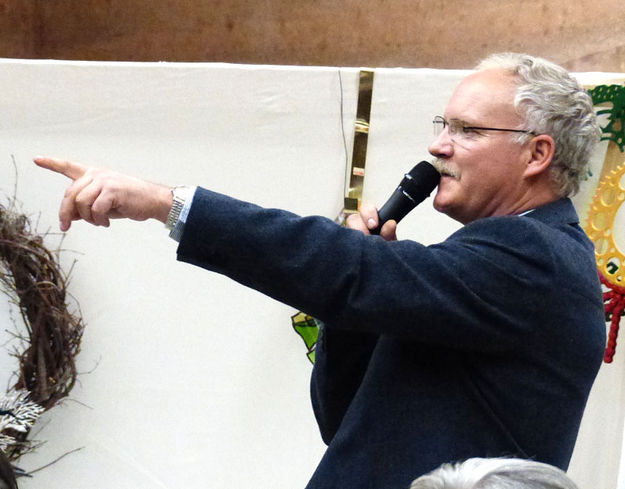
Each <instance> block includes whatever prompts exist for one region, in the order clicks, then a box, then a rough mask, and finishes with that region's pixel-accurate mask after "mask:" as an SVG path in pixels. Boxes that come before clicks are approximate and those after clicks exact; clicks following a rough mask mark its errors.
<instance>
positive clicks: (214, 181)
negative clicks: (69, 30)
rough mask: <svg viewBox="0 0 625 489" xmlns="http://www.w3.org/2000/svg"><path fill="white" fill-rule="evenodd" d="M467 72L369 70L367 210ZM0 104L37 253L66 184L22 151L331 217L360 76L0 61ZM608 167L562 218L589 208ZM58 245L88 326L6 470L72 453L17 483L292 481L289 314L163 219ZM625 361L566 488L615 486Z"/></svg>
mask: <svg viewBox="0 0 625 489" xmlns="http://www.w3.org/2000/svg"><path fill="white" fill-rule="evenodd" d="M465 74H466V73H465V72H462V71H445V70H429V69H427V70H426V69H411V70H408V69H380V70H376V79H375V84H374V92H373V104H372V114H371V130H370V134H369V148H368V159H367V170H366V178H365V189H364V198H365V200H367V201H371V202H374V203H378V204H380V203H382V202H383V201H384V200H385V199H386V197H387V196H388V195H389V194H390V192H391V191H392V190H393V189H394V187H395V186H396V185H397V183H398V182H399V180H400V179H401V177H402V176H403V173H405V172H406V171H407V170H409V169H410V168H411V167H412V166H413V165H414V163H416V162H417V161H419V160H421V159H424V158H427V157H428V154H427V147H428V144H429V142H430V139H431V134H432V129H431V125H432V124H431V120H432V116H434V115H437V114H441V113H442V112H443V109H444V107H445V103H446V100H447V98H448V97H449V95H450V93H451V91H452V90H453V88H454V86H455V85H456V84H457V83H458V81H459V80H460V79H461V78H462V77H463V76H464V75H465ZM579 76H580V78H581V79H582V81H583V82H584V83H604V82H605V81H606V80H611V79H614V77H617V75H613V74H612V75H610V74H600V73H592V74H580V75H579ZM621 78H622V77H621ZM0 93H1V101H2V102H1V105H0V107H1V111H0V191H1V192H2V193H4V194H5V195H6V196H7V198H10V197H12V196H13V195H15V196H16V197H17V199H18V200H19V201H20V202H21V204H22V211H23V212H24V213H26V214H27V215H29V216H30V217H31V220H32V221H33V223H35V224H36V226H37V229H38V230H39V231H40V232H49V233H50V234H48V235H47V237H46V244H47V245H48V247H50V248H54V247H56V246H58V245H59V243H60V241H61V236H60V234H58V231H57V230H58V224H57V211H58V206H59V203H60V200H61V198H62V195H63V192H64V189H65V187H66V186H67V184H68V182H67V180H66V179H65V178H64V177H62V176H59V175H56V174H52V173H50V172H46V171H44V170H41V169H39V168H37V167H35V166H34V164H32V163H31V160H32V157H33V156H35V155H37V154H42V155H51V156H58V157H63V158H67V159H72V160H77V161H81V162H84V163H92V164H97V165H105V166H109V167H111V168H114V169H117V170H120V171H124V172H129V173H131V174H134V175H137V176H141V177H144V178H147V179H149V180H152V181H158V182H163V183H169V184H172V185H176V184H184V183H188V184H197V185H202V186H205V187H208V188H211V189H213V190H217V191H221V192H224V193H228V194H231V195H234V196H236V197H238V198H242V199H245V200H250V201H253V202H256V203H258V204H261V205H264V206H272V207H280V208H286V209H289V210H291V211H294V212H296V213H299V214H304V215H306V214H321V215H325V216H327V217H330V218H334V217H335V216H336V215H337V214H338V212H339V211H340V209H341V206H342V200H343V195H344V186H345V176H346V168H347V165H348V160H349V157H350V154H351V147H352V138H353V124H354V119H355V112H356V101H357V96H358V69H356V68H310V67H306V68H302V67H275V66H249V65H224V64H205V63H199V64H184V63H181V64H176V63H91V62H62V61H23V60H0ZM604 152H605V145H602V146H601V148H599V150H598V151H597V154H596V155H595V158H594V162H593V167H594V168H595V170H596V171H595V172H594V175H595V177H593V178H591V179H590V180H589V181H588V182H587V183H586V185H585V187H584V190H583V192H582V193H581V194H580V195H579V197H578V198H577V199H576V201H575V202H576V206H577V207H578V209H583V208H584V206H585V205H586V202H587V201H588V199H589V198H590V196H592V193H593V191H594V187H595V186H596V184H597V181H596V178H597V177H596V176H597V175H598V174H599V171H598V170H599V169H600V167H601V163H602V161H603V154H604ZM12 160H14V161H15V163H16V164H15V165H13V163H12ZM457 227H458V225H457V224H456V223H455V222H453V221H451V220H449V219H448V218H446V217H445V216H442V215H439V214H437V213H436V212H434V211H433V209H432V208H431V203H430V202H429V200H428V201H426V202H425V203H424V204H422V205H421V206H420V207H418V208H417V209H416V210H415V211H414V212H413V213H412V214H411V215H410V216H408V217H407V218H406V219H405V221H404V222H403V223H402V224H401V226H400V235H401V236H402V237H410V238H413V239H416V240H420V241H422V242H424V243H433V242H437V241H440V240H442V239H444V238H445V237H446V236H447V235H449V234H450V233H451V232H453V231H454V230H455V229H457ZM62 248H63V250H64V251H63V252H62V253H61V255H60V261H61V263H62V265H63V267H64V268H65V270H70V269H71V268H72V266H73V271H72V274H71V282H70V286H69V287H70V292H71V293H72V295H73V296H74V297H75V298H76V300H77V302H78V303H79V305H80V309H81V311H82V315H83V318H84V320H85V322H86V324H87V327H86V331H85V335H84V340H83V346H82V352H81V353H80V355H79V357H78V368H79V371H80V372H81V375H80V377H79V384H78V385H77V386H76V388H75V389H74V391H73V392H72V395H71V399H70V400H68V401H66V402H65V403H64V404H63V405H62V406H59V407H56V408H54V409H53V410H51V411H50V412H48V413H47V414H45V415H44V416H43V417H42V419H41V420H40V422H39V423H38V424H37V426H36V427H35V430H34V433H33V436H34V438H36V439H39V440H42V441H45V442H46V443H45V444H44V445H43V446H41V447H40V448H39V449H38V450H37V451H36V452H35V453H33V454H29V455H27V456H25V457H23V458H22V460H21V461H20V465H21V466H22V467H23V468H24V469H25V470H27V471H29V470H33V469H36V468H37V467H40V466H42V465H45V464H47V463H49V462H51V461H52V460H54V459H56V458H57V457H59V456H61V455H63V454H64V453H67V452H69V451H71V450H74V449H76V448H82V449H81V450H79V451H77V452H75V453H72V454H70V455H68V456H67V457H65V458H63V459H62V460H60V461H58V462H57V463H55V464H53V465H51V466H50V467H48V468H46V469H45V470H42V471H41V472H38V473H37V474H35V476H34V477H33V478H32V479H27V480H22V481H20V483H21V487H22V488H24V489H29V488H40V487H46V488H47V489H57V488H58V489H60V488H63V489H82V488H84V487H91V488H94V489H109V488H112V487H115V488H132V489H144V488H145V489H148V488H149V489H154V488H179V487H185V488H189V489H193V488H198V489H199V488H206V487H211V488H213V487H215V488H221V487H258V488H271V489H293V488H298V487H302V488H303V487H304V486H305V484H306V482H307V481H308V478H309V477H310V475H311V474H312V472H313V470H314V468H315V466H316V464H317V462H318V460H319V459H320V457H321V455H322V454H323V451H324V446H323V444H322V442H321V440H320V437H319V435H318V432H317V428H316V425H315V422H314V418H313V415H312V410H311V407H310V400H309V392H308V382H309V376H310V370H311V365H310V364H309V362H308V360H307V358H306V356H305V353H306V350H305V347H304V344H303V342H302V340H301V339H300V338H299V337H298V336H297V335H296V334H295V332H294V331H293V329H292V327H291V320H290V316H291V315H292V314H294V313H296V312H297V311H294V310H292V309H291V308H289V307H286V306H284V305H282V304H279V303H277V302H275V301H273V300H271V299H268V298H267V297H265V296H263V295H261V294H259V293H257V292H255V291H252V290H248V289H245V288H244V287H242V286H240V285H237V284H235V283H233V282H231V281H229V280H227V279H225V278H223V277H221V276H218V275H215V274H211V273H208V272H205V271H203V270H200V269H197V268H193V267H191V266H189V265H186V264H180V263H178V262H176V260H175V250H176V243H174V242H173V241H171V240H170V239H169V238H168V237H167V232H166V230H165V229H164V228H163V226H162V225H161V224H160V223H153V222H145V223H132V222H123V221H116V222H113V224H112V226H111V228H110V229H102V228H94V227H91V226H89V225H87V224H84V223H75V224H74V225H73V226H72V229H71V230H70V231H69V232H68V233H67V234H66V236H65V237H64V240H63V241H62ZM74 262H75V263H74ZM18 316H19V314H17V312H16V311H15V310H14V308H12V307H11V305H10V304H9V303H8V301H4V302H2V301H0V324H2V326H3V327H2V330H3V331H4V330H6V331H8V332H6V333H5V337H4V339H3V340H2V344H3V345H4V348H5V349H6V351H5V353H4V354H2V355H0V365H1V368H2V373H3V375H4V376H5V378H4V379H2V380H4V382H5V385H7V384H8V383H9V382H10V380H11V373H12V372H13V371H15V369H16V363H15V359H14V358H13V357H10V356H9V351H10V349H11V348H12V347H15V346H16V343H15V341H14V340H12V336H11V334H10V332H11V331H14V330H15V328H19V324H17V321H16V318H17V317H18ZM624 362H625V351H620V352H619V351H617V354H616V359H615V362H614V363H613V364H611V365H604V366H603V367H602V369H601V372H600V375H599V378H598V380H597V382H596V385H595V388H594V390H593V393H592V396H591V399H590V401H589V404H588V409H587V412H586V416H585V418H584V422H583V426H582V429H581V433H580V437H579V442H578V445H577V447H576V451H575V454H574V457H573V461H572V464H571V468H570V474H571V476H572V477H573V478H574V479H575V480H576V481H577V482H578V484H579V485H580V487H581V488H585V487H587V488H595V487H604V488H612V487H615V486H617V478H618V475H619V467H620V466H621V465H622V463H621V445H622V443H623V417H624V412H623V411H624V407H625V402H624V396H625V392H624V389H625V387H624V386H625V382H624V378H623V373H624V371H625V368H624ZM618 487H620V488H625V485H624V483H623V477H622V476H621V482H619V486H618ZM398 489H399V488H398Z"/></svg>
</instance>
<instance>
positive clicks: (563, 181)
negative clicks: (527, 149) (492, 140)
mask: <svg viewBox="0 0 625 489" xmlns="http://www.w3.org/2000/svg"><path fill="white" fill-rule="evenodd" d="M492 68H499V69H504V70H506V71H508V72H509V73H511V74H513V75H516V77H517V79H518V80H519V82H518V83H519V84H518V87H517V90H516V96H515V100H514V106H515V108H516V109H517V111H518V112H519V114H520V115H521V116H522V117H524V118H525V126H524V127H523V129H525V130H527V131H531V132H533V133H535V134H548V135H549V136H551V137H552V138H553V139H554V141H555V155H554V157H553V160H552V162H551V166H550V174H551V178H552V181H553V183H554V190H555V191H556V192H557V194H558V195H559V196H560V197H567V196H570V195H574V194H575V193H576V192H577V191H578V190H579V185H580V181H581V180H582V179H583V178H585V177H586V175H587V174H588V163H589V160H590V155H591V153H592V151H593V149H594V147H595V145H596V143H597V142H598V141H599V139H600V137H601V129H600V127H599V123H598V122H597V117H596V115H595V111H594V108H593V103H592V99H591V97H590V95H588V93H587V92H586V91H585V90H584V89H583V88H582V87H581V86H580V85H579V83H578V82H577V80H575V79H574V78H573V77H572V76H571V75H570V74H569V73H568V72H567V71H566V70H565V69H564V68H562V67H560V66H558V65H556V64H554V63H552V62H550V61H547V60H545V59H542V58H536V57H533V56H530V55H527V54H517V53H499V54H493V55H491V56H488V57H487V58H485V59H484V60H482V61H481V62H480V63H479V64H478V65H477V69H478V70H485V69H492ZM531 137H532V136H531V135H529V134H522V135H519V136H518V140H519V142H521V143H522V142H524V141H526V140H527V139H528V138H531Z"/></svg>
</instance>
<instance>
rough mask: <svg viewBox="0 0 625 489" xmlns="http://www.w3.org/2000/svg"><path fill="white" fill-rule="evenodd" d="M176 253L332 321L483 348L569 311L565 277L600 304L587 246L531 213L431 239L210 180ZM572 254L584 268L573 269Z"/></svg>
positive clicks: (582, 297) (512, 340)
mask: <svg viewBox="0 0 625 489" xmlns="http://www.w3.org/2000/svg"><path fill="white" fill-rule="evenodd" d="M580 232H581V231H580ZM589 257H590V258H589ZM178 258H179V259H180V260H182V261H185V262H189V263H192V264H195V265H198V266H201V267H204V268H206V269H208V270H212V271H215V272H218V273H221V274H224V275H227V276H229V277H230V278H232V279H234V280H236V281H238V282H240V283H242V284H244V285H246V286H249V287H252V288H254V289H257V290H259V291H261V292H263V293H265V294H267V295H269V296H271V297H273V298H274V299H277V300H279V301H281V302H283V303H286V304H289V305H291V306H293V307H295V308H297V309H300V310H303V311H306V312H307V313H308V314H311V315H313V316H315V317H317V318H318V319H320V320H322V321H324V322H326V323H329V324H332V325H333V327H337V328H342V329H346V330H360V331H363V332H367V333H373V334H386V335H391V336H401V337H406V338H411V339H418V340H419V341H421V342H426V343H432V344H437V345H445V346H451V347H457V348H463V349H478V350H480V351H484V350H493V351H501V350H502V349H513V348H515V347H516V345H518V344H519V342H521V341H524V340H525V339H526V338H527V336H528V335H530V334H532V331H531V330H532V328H536V327H537V325H538V326H539V325H540V324H541V322H544V318H540V317H537V315H542V314H544V313H545V311H546V310H548V311H552V312H553V314H555V315H557V314H561V315H562V316H561V317H562V319H566V318H567V317H570V315H571V314H570V311H567V307H568V305H570V304H568V305H567V304H563V303H562V301H561V299H560V298H559V290H560V289H558V287H559V286H560V285H559V284H558V280H560V281H561V286H562V287H568V288H571V287H573V290H570V291H569V295H570V296H572V297H573V298H574V301H575V303H577V304H578V305H584V306H588V307H591V308H593V311H594V313H596V312H597V306H598V302H597V299H598V297H597V288H596V286H597V284H596V283H594V282H593V283H591V284H588V280H587V279H584V280H577V278H580V277H581V278H583V277H587V276H588V273H589V272H590V274H591V275H592V273H593V270H594V260H593V259H592V252H591V251H590V250H589V249H588V248H587V245H585V244H583V243H582V242H581V241H580V242H578V241H576V240H575V239H572V238H571V236H570V235H569V234H567V233H566V232H562V231H558V230H555V229H554V228H553V226H548V225H545V224H544V223H542V222H540V221H539V220H537V219H532V218H528V217H519V216H508V217H501V218H488V219H482V220H479V221H476V222H475V223H472V224H470V225H468V226H465V227H464V228H462V229H461V230H460V231H458V232H457V233H455V234H454V235H452V236H451V237H450V238H448V239H447V240H446V241H444V242H443V243H440V244H437V245H433V246H424V245H422V244H419V243H417V242H414V241H410V240H401V241H394V242H387V241H384V240H383V239H382V238H380V237H377V236H366V235H364V234H363V233H361V232H359V231H355V230H350V229H346V228H343V227H341V226H338V225H337V224H335V223H334V222H332V221H331V220H329V219H326V218H323V217H300V216H297V215H294V214H292V213H289V212H286V211H281V210H276V209H264V208H261V207H258V206H255V205H253V204H250V203H247V202H242V201H239V200H236V199H232V198H230V197H227V196H224V195H221V194H217V193H214V192H210V191H207V190H204V189H201V188H200V189H198V191H197V193H196V196H195V200H194V203H193V206H192V207H191V210H190V213H189V217H188V220H187V224H186V227H185V231H184V234H183V236H182V239H181V242H180V245H179V248H178ZM570 260H574V262H575V263H578V265H577V266H578V267H579V268H580V270H579V271H578V272H574V273H578V274H579V277H571V276H567V274H569V273H570V272H569V270H570V269H571V267H570V265H569V263H570ZM594 273H595V275H596V272H594ZM546 319H547V320H549V318H546ZM570 333H571V332H570V331H568V333H567V334H570Z"/></svg>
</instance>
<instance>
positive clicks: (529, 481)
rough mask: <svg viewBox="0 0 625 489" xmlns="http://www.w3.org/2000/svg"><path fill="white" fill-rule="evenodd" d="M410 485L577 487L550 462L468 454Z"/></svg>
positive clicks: (424, 488) (440, 488)
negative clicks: (458, 461)
mask: <svg viewBox="0 0 625 489" xmlns="http://www.w3.org/2000/svg"><path fill="white" fill-rule="evenodd" d="M410 489H578V487H577V485H576V484H575V483H574V482H573V481H572V480H571V479H570V478H569V477H568V476H567V475H566V474H565V473H564V472H563V471H562V470H560V469H558V468H557V467H554V466H553V465H549V464H545V463H541V462H534V461H532V460H523V459H518V458H470V459H468V460H466V461H465V462H462V463H456V464H444V465H442V466H441V467H439V468H438V469H436V470H434V471H432V472H430V473H428V474H425V475H422V476H421V477H419V478H418V479H416V480H415V481H414V482H413V483H412V485H411V486H410Z"/></svg>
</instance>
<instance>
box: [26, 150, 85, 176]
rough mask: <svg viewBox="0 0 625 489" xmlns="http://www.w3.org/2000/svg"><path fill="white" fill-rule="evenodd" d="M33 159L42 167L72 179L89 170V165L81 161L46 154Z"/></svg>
mask: <svg viewBox="0 0 625 489" xmlns="http://www.w3.org/2000/svg"><path fill="white" fill-rule="evenodd" d="M33 161H34V162H35V163H36V164H37V166H40V167H41V168H46V169H47V170H52V171H54V172H56V173H60V174H61V175H65V176H66V177H68V178H71V179H72V180H76V179H78V178H80V177H82V176H83V175H84V174H85V172H86V171H87V167H86V166H84V165H81V164H80V163H74V162H72V161H67V160H61V159H58V158H48V157H46V156H36V157H35V158H33Z"/></svg>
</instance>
